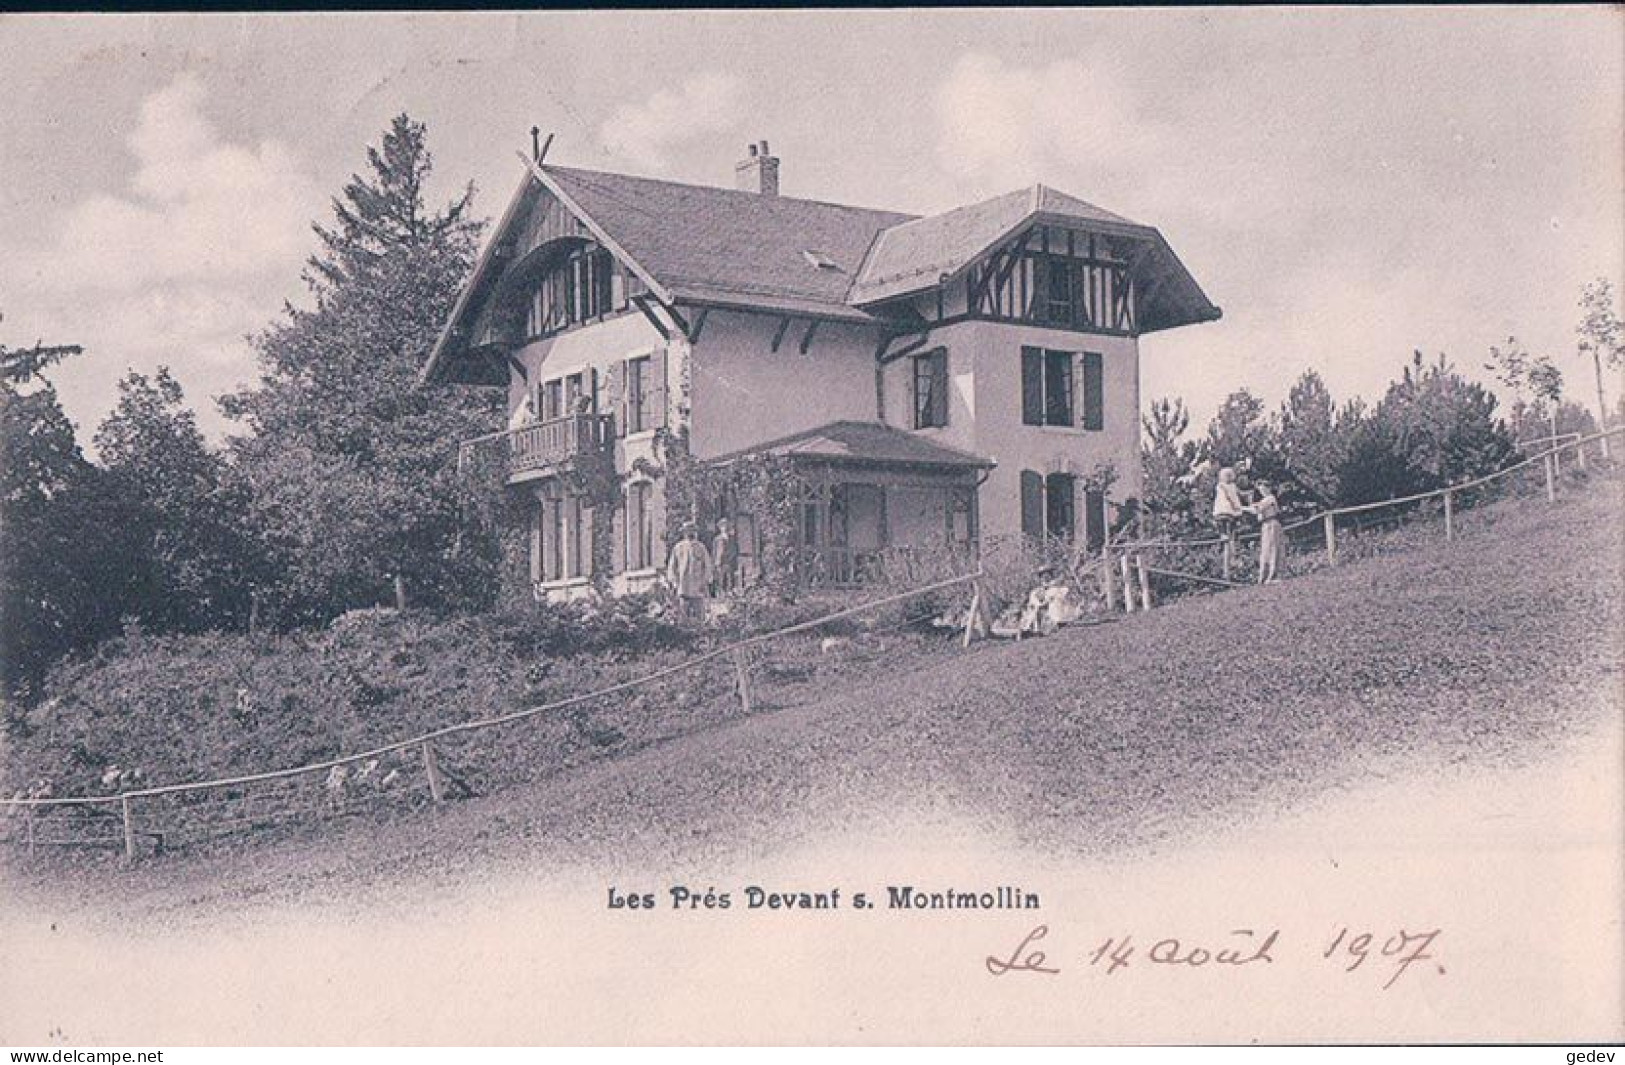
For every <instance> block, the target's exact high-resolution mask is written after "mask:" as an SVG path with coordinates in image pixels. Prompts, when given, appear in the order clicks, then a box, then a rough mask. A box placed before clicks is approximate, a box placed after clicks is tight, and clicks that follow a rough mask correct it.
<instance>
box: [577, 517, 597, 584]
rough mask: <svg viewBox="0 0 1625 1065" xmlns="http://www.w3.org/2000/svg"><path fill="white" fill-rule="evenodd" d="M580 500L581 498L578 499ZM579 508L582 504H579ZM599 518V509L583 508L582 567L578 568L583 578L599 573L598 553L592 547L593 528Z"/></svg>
mask: <svg viewBox="0 0 1625 1065" xmlns="http://www.w3.org/2000/svg"><path fill="white" fill-rule="evenodd" d="M578 500H579V497H578ZM577 505H578V506H580V505H581V504H580V503H579V502H578V503H577ZM597 518H598V508H597V507H588V506H582V507H581V554H582V559H581V565H580V566H578V567H577V569H579V570H580V571H581V575H582V576H583V577H591V576H593V575H595V574H596V573H597V572H598V552H596V551H594V550H593V547H592V539H593V538H592V527H593V523H594V522H595V521H596V520H597Z"/></svg>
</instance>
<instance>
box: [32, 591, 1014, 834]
mask: <svg viewBox="0 0 1625 1065" xmlns="http://www.w3.org/2000/svg"><path fill="white" fill-rule="evenodd" d="M983 576H984V573H983V572H982V571H981V570H980V569H978V570H976V571H975V572H971V573H965V574H960V575H957V576H954V577H949V578H946V579H944V580H939V581H935V582H933V583H931V584H927V585H923V586H920V587H917V588H910V589H907V590H905V591H902V592H898V593H895V594H892V595H887V596H883V597H881V598H878V599H873V600H868V601H865V602H863V603H859V604H856V605H854V606H851V607H848V608H845V609H842V610H837V611H834V612H832V613H829V614H824V615H821V616H819V617H817V618H813V619H810V620H808V621H804V622H800V623H797V624H794V625H788V626H785V627H783V628H780V629H775V630H773V631H771V632H765V633H758V634H756V635H754V636H747V637H744V638H743V639H739V640H735V641H733V642H730V643H727V644H724V645H722V646H719V647H715V648H712V649H711V650H708V651H705V652H702V653H700V654H697V655H694V656H692V657H690V658H687V659H685V660H684V661H682V662H679V663H676V664H674V665H671V666H667V667H665V668H662V669H658V670H654V671H652V672H649V673H646V674H642V675H640V676H637V677H633V678H631V679H629V680H625V681H622V682H619V683H616V684H611V685H608V686H607V687H601V688H595V689H594V690H592V691H589V692H582V693H580V694H577V695H572V696H568V697H566V698H563V699H555V700H551V701H548V702H544V703H540V704H538V705H535V706H527V707H522V708H520V709H518V710H513V711H510V712H508V713H505V714H499V715H496V716H493V717H486V718H480V719H478V720H475V721H465V722H459V723H457V724H453V725H446V726H443V727H440V728H437V729H432V730H430V731H427V732H423V733H420V734H418V735H415V736H411V737H409V738H407V739H401V740H396V741H394V742H391V743H386V744H381V745H378V746H375V747H371V748H369V749H367V750H364V751H359V752H356V753H354V754H347V755H343V756H341V757H337V758H330V759H326V760H323V761H319V762H310V763H306V764H303V765H298V766H291V767H288V768H285V769H274V770H267V771H264V772H259V773H246V774H241V775H237V776H230V777H217V778H211V779H209V780H199V781H190V782H186V783H180V784H166V785H158V786H153V787H142V788H133V789H130V790H126V791H120V792H116V793H112V794H105V795H73V796H45V797H33V798H0V811H10V812H11V813H12V814H13V815H15V814H16V813H18V812H21V813H22V814H23V817H21V818H20V819H19V818H16V817H15V816H13V818H12V820H13V822H14V823H15V822H16V821H17V820H21V822H22V826H21V829H22V835H21V838H10V839H9V840H0V841H5V842H11V843H19V844H23V845H25V846H27V847H28V848H29V849H30V850H32V849H34V848H36V847H42V846H113V847H117V846H118V845H120V844H122V846H123V848H124V852H125V857H126V858H127V859H130V860H133V859H135V858H136V857H137V854H138V851H139V847H138V840H140V839H149V840H152V841H153V843H154V845H155V848H156V849H157V850H160V851H161V850H163V849H164V843H165V832H164V831H161V830H154V828H153V826H151V825H149V824H141V825H140V826H139V827H138V823H137V820H136V817H135V808H134V805H135V804H136V803H138V802H152V801H154V800H168V801H177V800H178V801H181V802H187V801H191V800H197V801H198V802H200V803H212V804H214V806H215V807H216V808H217V810H218V811H219V812H222V813H223V815H224V816H222V817H220V818H217V819H216V821H215V822H214V825H215V827H216V828H221V827H225V828H230V829H239V828H253V827H258V826H261V825H265V824H269V823H273V822H276V821H278V820H286V819H288V818H290V817H296V816H301V815H302V814H305V813H309V812H310V808H312V807H318V808H319V807H321V806H323V805H324V804H325V805H326V806H327V807H328V809H329V812H333V813H339V812H347V811H348V810H349V809H351V808H353V807H354V806H355V805H356V803H355V798H356V797H355V796H354V795H351V794H349V793H348V791H347V789H345V788H343V787H333V786H330V783H331V781H333V780H335V779H339V781H340V783H341V784H343V783H344V782H345V781H347V780H348V779H349V777H348V776H346V777H344V778H335V777H334V776H333V774H334V773H336V772H338V771H341V770H342V771H344V772H345V773H346V774H348V773H349V771H350V770H351V769H352V768H355V767H362V768H365V769H366V770H367V772H368V773H372V772H376V771H377V770H378V762H379V760H381V759H383V758H384V757H386V756H388V755H392V754H400V753H403V752H412V753H413V755H414V756H415V757H417V758H420V759H421V769H422V774H423V780H424V782H425V783H426V784H427V788H428V791H429V799H430V801H432V802H434V803H439V802H441V801H443V800H444V798H445V793H446V792H447V791H448V790H450V788H451V784H452V783H454V781H453V780H452V779H451V778H450V777H449V774H447V773H446V772H445V771H444V770H443V769H442V768H441V767H440V765H439V761H438V758H437V754H436V744H437V743H438V742H443V741H447V740H452V739H454V738H457V737H464V736H469V735H472V734H475V733H481V732H485V731H487V730H494V729H498V728H501V727H502V726H505V725H511V724H514V723H516V722H520V721H525V720H527V719H531V718H536V717H540V716H543V715H547V716H549V717H560V718H562V717H564V716H565V715H567V714H568V713H569V712H570V711H572V710H574V709H576V708H579V707H582V706H585V705H587V704H591V703H595V702H598V701H600V700H605V699H608V698H610V697H613V696H617V695H624V694H626V693H628V692H632V691H635V690H638V689H644V688H650V687H652V686H654V685H656V684H658V683H659V682H661V681H663V680H667V679H670V678H672V677H676V676H678V675H680V674H684V673H689V672H693V671H695V670H699V669H701V668H703V667H705V666H708V665H712V664H718V665H722V666H725V667H726V670H725V673H726V675H727V676H728V677H729V678H730V680H731V682H732V686H733V695H734V696H735V697H736V698H737V699H738V701H739V703H740V704H741V706H742V708H743V711H744V712H745V713H750V712H751V710H752V694H751V687H752V681H751V677H750V660H749V652H751V651H752V650H753V649H756V648H761V647H765V646H767V645H770V644H772V643H774V642H776V641H779V640H782V639H785V638H786V637H790V636H795V635H799V634H802V633H809V632H814V631H816V630H818V629H821V628H824V627H826V626H829V625H831V624H833V623H835V622H839V621H844V620H847V619H851V618H855V617H859V616H861V615H864V614H867V613H871V612H874V611H877V610H880V609H882V608H885V607H888V606H894V605H897V604H900V603H904V602H907V601H909V600H914V599H918V598H921V597H923V596H927V595H931V594H933V593H936V592H942V591H946V590H948V589H951V588H955V587H959V586H963V585H967V584H970V585H975V583H976V582H977V581H979V580H980V579H981V578H982V577H983ZM323 774H327V775H328V776H327V781H328V784H327V785H324V786H323V788H321V789H319V790H316V791H308V790H307V791H306V792H304V793H302V794H299V795H298V799H299V801H301V802H302V803H303V805H304V809H302V810H292V811H291V812H290V810H289V809H288V807H287V805H286V804H285V803H284V804H282V805H281V806H278V805H277V803H275V802H267V803H264V804H262V808H259V809H255V808H254V807H253V806H252V795H251V794H248V795H245V794H233V792H238V791H240V790H241V789H246V788H253V787H258V786H265V785H279V784H295V785H296V786H297V782H299V781H306V782H313V781H314V779H315V778H317V777H318V776H321V775H323ZM379 775H380V776H382V773H379ZM402 790H404V789H402ZM323 791H325V792H326V794H323ZM287 794H296V793H294V792H288V793H284V795H282V796H272V797H271V798H278V797H286V795H287ZM369 794H371V795H372V796H373V797H378V796H380V795H384V793H383V792H381V791H377V790H375V791H373V792H371V793H369ZM419 795H420V797H421V791H420V792H419ZM115 806H116V807H117V810H116V812H110V811H107V808H109V807H115ZM111 826H117V828H112V827H111ZM91 828H95V829H109V832H108V833H107V834H97V833H88V832H86V831H83V830H85V829H91ZM69 829H78V830H80V831H78V832H77V833H76V834H74V833H71V832H70V833H69V834H68V835H65V836H64V835H52V834H51V833H53V832H57V833H62V832H68V831H69Z"/></svg>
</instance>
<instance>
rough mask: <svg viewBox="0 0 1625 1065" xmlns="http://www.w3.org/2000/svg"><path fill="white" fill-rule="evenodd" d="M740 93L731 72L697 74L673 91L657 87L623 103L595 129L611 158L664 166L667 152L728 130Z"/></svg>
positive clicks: (738, 111) (737, 110)
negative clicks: (636, 101)
mask: <svg viewBox="0 0 1625 1065" xmlns="http://www.w3.org/2000/svg"><path fill="white" fill-rule="evenodd" d="M743 98H744V90H743V86H742V85H741V83H740V81H739V79H738V78H736V77H734V76H733V75H731V74H723V73H718V72H715V71H708V72H706V73H703V74H697V75H695V76H694V77H692V78H690V79H689V80H687V81H685V82H684V83H683V84H682V85H681V86H679V87H678V88H677V89H675V90H672V89H661V90H659V91H657V92H656V93H655V94H654V95H653V96H650V97H649V98H648V99H647V100H644V101H643V102H642V103H639V104H623V105H622V106H621V107H618V108H616V109H615V111H614V112H613V113H612V114H611V115H610V116H609V118H608V119H607V120H606V121H605V122H604V124H603V125H602V126H600V127H599V129H598V140H599V143H600V144H602V145H603V147H604V148H605V150H607V151H608V152H609V153H610V154H611V155H615V156H618V157H620V158H623V159H627V160H629V161H631V162H633V163H636V164H638V165H640V166H644V167H649V168H658V167H662V166H664V165H666V163H667V161H668V158H669V153H670V151H671V149H672V148H674V147H676V146H677V145H679V144H681V143H682V142H684V141H687V140H691V139H693V138H695V137H698V136H702V135H704V134H707V133H715V132H717V131H719V130H724V129H727V128H728V127H729V126H731V125H733V124H734V123H735V122H737V121H738V120H739V119H740V117H741V104H742V102H743Z"/></svg>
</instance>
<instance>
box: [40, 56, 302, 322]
mask: <svg viewBox="0 0 1625 1065" xmlns="http://www.w3.org/2000/svg"><path fill="white" fill-rule="evenodd" d="M203 99H204V91H203V86H202V84H201V83H200V82H199V81H198V80H197V79H196V78H194V77H191V76H182V77H181V78H179V79H177V80H176V81H175V82H173V83H171V84H170V85H169V86H168V87H166V88H164V89H161V90H159V91H158V92H156V93H153V94H152V95H151V96H148V97H147V98H146V99H145V100H144V101H143V102H142V104H141V109H140V113H139V115H138V117H137V119H136V124H135V127H134V129H132V130H131V132H130V134H129V136H128V137H127V138H126V142H125V143H126V145H127V146H128V148H129V150H130V154H131V156H132V157H133V159H134V162H135V168H134V170H133V171H132V172H131V175H130V181H129V187H128V188H127V189H125V190H122V191H120V192H118V193H115V194H105V193H104V194H100V195H96V196H92V197H90V198H88V199H86V200H83V201H81V202H80V203H78V204H77V205H75V206H74V207H73V208H71V209H70V210H69V211H68V213H67V215H66V217H65V218H64V219H63V221H62V223H61V226H60V229H59V231H58V233H57V236H56V239H55V241H53V243H52V246H51V247H49V248H48V249H43V250H41V251H40V253H39V256H38V259H37V262H36V270H35V273H36V275H37V276H38V277H39V279H40V280H41V281H42V282H43V283H44V284H45V285H46V286H48V287H50V288H53V289H58V290H62V289H73V290H76V291H79V292H84V291H87V290H103V291H114V292H135V291H140V290H142V289H144V288H146V287H148V286H151V285H153V284H158V283H172V282H202V281H220V280H230V279H242V278H252V277H262V276H268V275H272V274H275V273H277V272H282V273H284V274H285V273H286V271H287V269H288V267H289V264H290V263H292V264H297V263H298V262H299V261H300V259H301V258H302V257H303V256H304V255H305V254H306V253H307V252H308V250H309V228H308V222H309V218H310V209H311V205H312V204H313V203H319V202H320V199H319V197H318V196H317V194H316V190H315V188H314V186H313V185H312V183H311V181H310V179H309V177H308V176H306V174H305V173H304V172H303V171H302V169H301V168H300V166H299V164H298V162H297V160H296V159H295V158H294V156H293V154H292V153H291V152H290V151H289V150H288V149H287V148H286V147H284V146H283V145H282V144H280V143H278V142H276V141H272V140H267V141H262V142H261V143H260V144H258V145H257V146H248V145H241V144H231V143H226V142H224V141H222V140H221V139H220V137H219V135H218V134H217V133H216V131H215V129H214V127H213V126H212V125H210V123H209V122H208V120H207V119H206V118H205V116H204V115H203V113H202V104H203Z"/></svg>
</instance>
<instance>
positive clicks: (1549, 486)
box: [1544, 455, 1557, 503]
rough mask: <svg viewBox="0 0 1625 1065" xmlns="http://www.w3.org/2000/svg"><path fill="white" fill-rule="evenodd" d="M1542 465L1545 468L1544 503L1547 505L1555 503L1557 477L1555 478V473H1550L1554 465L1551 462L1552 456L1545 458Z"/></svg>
mask: <svg viewBox="0 0 1625 1065" xmlns="http://www.w3.org/2000/svg"><path fill="white" fill-rule="evenodd" d="M1544 465H1545V467H1546V502H1548V503H1556V502H1557V476H1556V474H1555V473H1553V472H1552V468H1553V466H1554V465H1555V463H1553V462H1552V456H1550V455H1547V456H1546V461H1545V463H1544Z"/></svg>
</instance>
